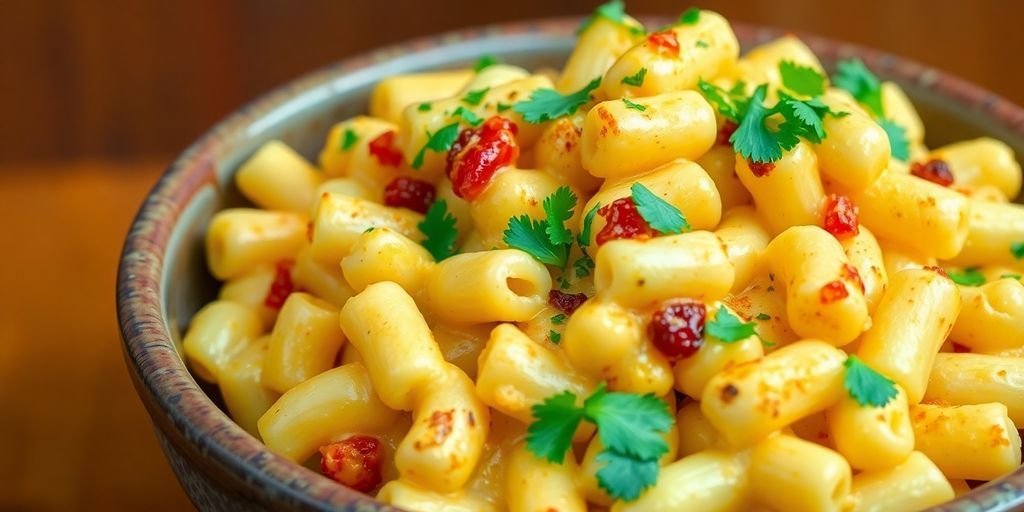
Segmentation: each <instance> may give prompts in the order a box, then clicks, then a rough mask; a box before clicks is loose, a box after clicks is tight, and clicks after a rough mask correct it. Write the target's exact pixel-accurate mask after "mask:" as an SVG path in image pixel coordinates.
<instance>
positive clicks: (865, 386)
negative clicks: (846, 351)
mask: <svg viewBox="0 0 1024 512" xmlns="http://www.w3.org/2000/svg"><path fill="white" fill-rule="evenodd" d="M843 366H845V367H846V375H845V376H844V377H843V387H845V388H846V391H847V392H848V393H850V397H851V398H853V399H854V400H856V401H857V403H858V404H860V405H861V406H863V407H867V406H870V407H885V405H886V404H888V403H889V401H890V400H892V399H893V398H896V395H897V394H898V393H899V392H898V391H896V385H895V384H894V383H893V381H891V380H889V378H888V377H886V376H885V375H882V374H881V373H878V372H877V371H875V370H874V369H873V368H871V367H870V366H868V365H867V364H866V363H864V361H861V359H860V358H859V357H857V356H854V355H851V356H849V357H847V358H846V361H845V362H843Z"/></svg>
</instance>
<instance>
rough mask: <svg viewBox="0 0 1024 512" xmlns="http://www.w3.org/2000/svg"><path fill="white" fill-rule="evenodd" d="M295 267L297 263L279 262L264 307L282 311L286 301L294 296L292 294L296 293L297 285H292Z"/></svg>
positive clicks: (290, 261) (264, 300) (289, 261)
mask: <svg viewBox="0 0 1024 512" xmlns="http://www.w3.org/2000/svg"><path fill="white" fill-rule="evenodd" d="M293 266H295V262H294V261H292V260H281V261H279V262H277V265H276V266H275V268H274V270H275V274H274V281H273V282H272V283H270V289H269V290H267V296H266V298H264V299H263V305H264V306H267V307H268V308H273V309H281V306H283V305H284V301H285V300H286V299H287V298H288V296H289V295H291V294H292V292H294V291H295V285H294V284H293V283H292V267H293Z"/></svg>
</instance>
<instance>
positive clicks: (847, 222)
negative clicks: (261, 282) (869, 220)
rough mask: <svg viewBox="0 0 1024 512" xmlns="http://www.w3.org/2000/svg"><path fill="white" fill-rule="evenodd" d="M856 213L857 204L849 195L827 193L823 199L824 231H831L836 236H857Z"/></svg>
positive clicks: (858, 227) (858, 231)
mask: <svg viewBox="0 0 1024 512" xmlns="http://www.w3.org/2000/svg"><path fill="white" fill-rule="evenodd" d="M857 214H858V210H857V206H856V205H854V204H853V201H851V200H850V198H849V197H846V196H844V195H837V194H829V196H828V197H827V198H826V200H825V219H824V222H823V224H824V228H825V231H828V232H829V233H832V236H834V237H836V238H847V237H851V236H857V234H858V233H860V222H859V221H858V220H857Z"/></svg>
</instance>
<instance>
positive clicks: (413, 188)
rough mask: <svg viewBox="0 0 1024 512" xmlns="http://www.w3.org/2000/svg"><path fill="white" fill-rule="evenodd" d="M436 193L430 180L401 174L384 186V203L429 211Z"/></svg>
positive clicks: (418, 210)
mask: <svg viewBox="0 0 1024 512" xmlns="http://www.w3.org/2000/svg"><path fill="white" fill-rule="evenodd" d="M436 194H437V191H436V190H435V188H434V185H433V184H431V183H430V182H427V181H422V180H417V179H413V178H406V177H404V176H399V177H397V178H395V179H393V180H391V183H388V185H387V186H386V187H384V204H386V205H388V206H395V207H400V208H408V209H410V210H412V211H414V212H420V213H427V210H428V209H430V204H431V203H433V202H434V196H435V195H436Z"/></svg>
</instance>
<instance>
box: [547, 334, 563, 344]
mask: <svg viewBox="0 0 1024 512" xmlns="http://www.w3.org/2000/svg"><path fill="white" fill-rule="evenodd" d="M548 339H549V340H551V343H554V344H555V345H558V344H559V343H560V342H561V341H562V333H560V332H558V331H548Z"/></svg>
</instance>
